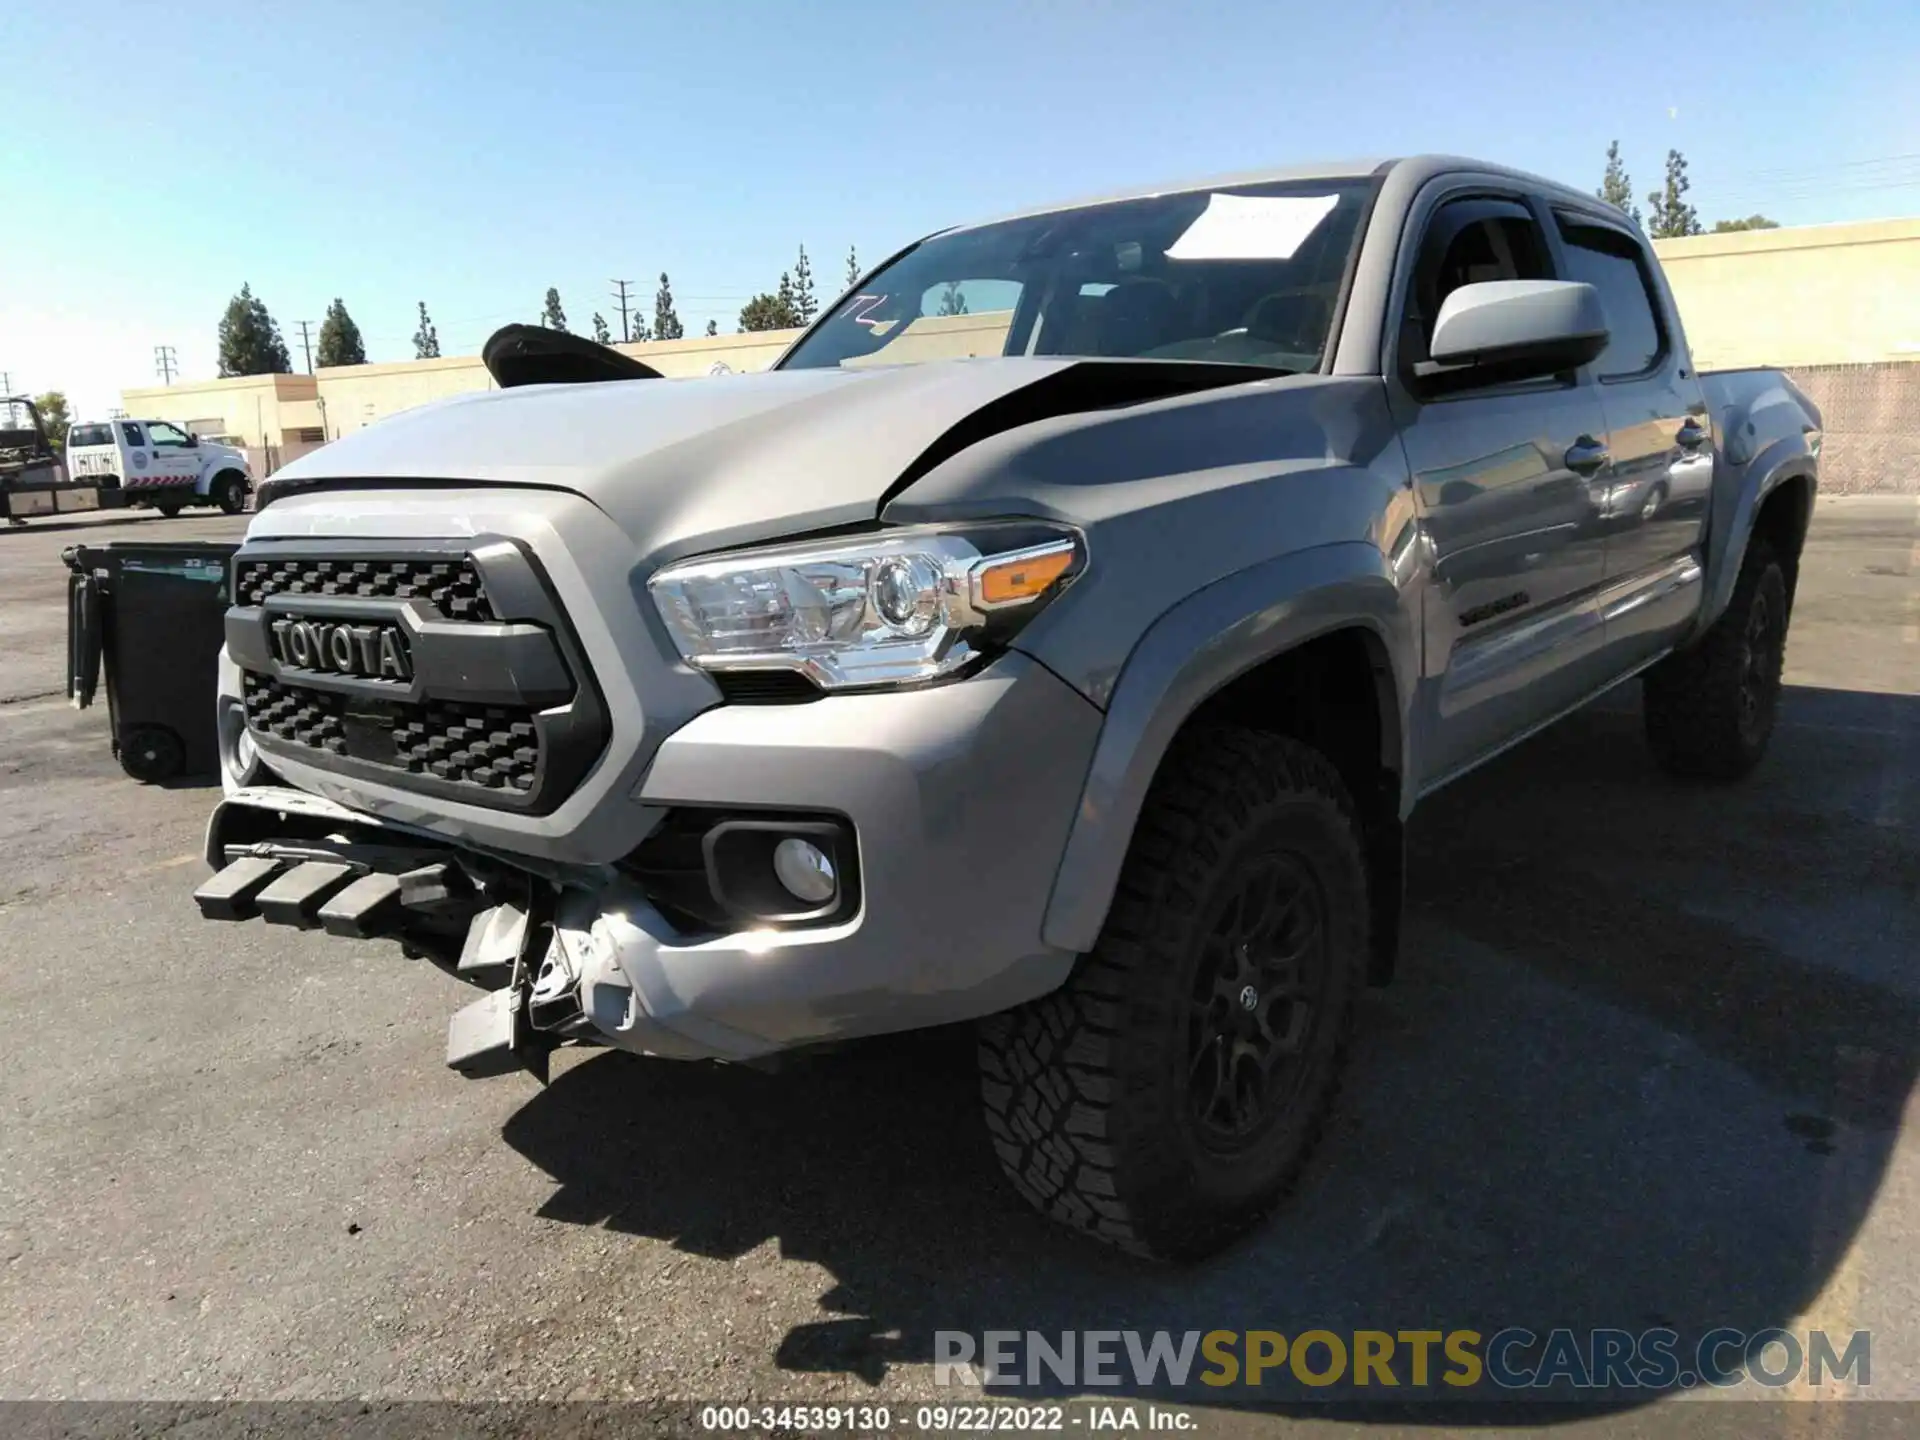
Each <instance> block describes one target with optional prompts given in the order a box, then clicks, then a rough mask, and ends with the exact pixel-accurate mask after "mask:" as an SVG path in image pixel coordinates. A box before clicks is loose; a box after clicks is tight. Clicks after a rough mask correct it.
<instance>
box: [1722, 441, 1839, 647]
mask: <svg viewBox="0 0 1920 1440" xmlns="http://www.w3.org/2000/svg"><path fill="white" fill-rule="evenodd" d="M1744 468H1745V473H1746V474H1748V475H1757V476H1759V477H1760V480H1759V483H1757V484H1747V485H1741V486H1740V487H1739V488H1738V490H1737V491H1736V492H1735V494H1734V497H1733V503H1732V504H1730V505H1728V506H1726V507H1724V509H1720V507H1716V509H1718V510H1719V513H1718V514H1716V516H1715V517H1714V519H1713V521H1712V522H1711V528H1710V531H1709V533H1708V537H1707V555H1708V557H1709V562H1708V567H1707V593H1706V596H1705V597H1704V599H1703V600H1702V602H1701V606H1700V616H1699V619H1698V620H1697V621H1696V622H1695V625H1694V630H1693V635H1694V637H1695V638H1697V637H1699V636H1701V635H1704V634H1706V632H1707V630H1708V629H1709V628H1710V627H1711V626H1712V625H1713V622H1714V621H1716V620H1718V619H1719V618H1720V616H1721V614H1722V613H1723V612H1724V611H1725V610H1726V608H1727V603H1728V601H1730V600H1731V599H1732V598H1733V586H1734V582H1735V581H1736V580H1738V579H1739V577H1740V567H1741V565H1742V564H1744V563H1745V561H1746V558H1747V542H1748V541H1749V540H1751V539H1752V538H1753V522H1754V520H1755V519H1756V518H1757V517H1758V516H1759V514H1760V507H1761V506H1762V505H1764V504H1765V503H1766V500H1767V497H1768V496H1769V495H1771V494H1772V493H1773V492H1774V491H1776V490H1778V489H1779V488H1780V487H1781V486H1782V485H1785V484H1787V483H1789V482H1790V481H1794V480H1806V481H1808V482H1810V483H1812V484H1815V485H1817V484H1818V483H1819V479H1818V461H1817V459H1816V457H1815V456H1814V453H1813V451H1812V450H1811V449H1810V448H1809V447H1808V445H1807V441H1806V437H1805V436H1804V435H1793V436H1788V437H1785V438H1782V439H1780V440H1776V441H1775V442H1774V443H1773V444H1772V445H1770V446H1768V447H1767V448H1766V449H1765V450H1763V451H1761V453H1760V454H1758V455H1756V456H1755V457H1754V458H1753V459H1752V460H1750V461H1749V462H1747V465H1746V466H1745V467H1744ZM1723 517H1724V518H1723Z"/></svg>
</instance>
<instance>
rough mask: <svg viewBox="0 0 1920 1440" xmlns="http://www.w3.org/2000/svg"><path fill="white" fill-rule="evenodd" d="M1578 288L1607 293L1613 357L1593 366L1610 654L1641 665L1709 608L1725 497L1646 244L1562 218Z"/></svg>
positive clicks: (1566, 259)
mask: <svg viewBox="0 0 1920 1440" xmlns="http://www.w3.org/2000/svg"><path fill="white" fill-rule="evenodd" d="M1555 222H1556V227H1555V228H1556V230H1557V232H1558V234H1557V237H1556V238H1557V239H1558V241H1559V247H1560V254H1561V263H1562V265H1563V266H1564V267H1565V269H1566V272H1567V277H1568V278H1569V279H1572V280H1582V281H1585V282H1586V283H1587V284H1589V285H1591V286H1593V287H1594V289H1596V290H1598V291H1599V292H1600V302H1601V304H1602V305H1603V306H1604V307H1605V309H1606V312H1607V329H1608V331H1609V339H1608V342H1607V348H1606V350H1605V351H1604V352H1603V353H1602V354H1601V356H1600V358H1599V359H1598V360H1596V361H1594V363H1593V367H1592V368H1593V371H1594V375H1595V377H1596V379H1597V380H1598V381H1599V390H1600V403H1601V406H1602V407H1603V408H1604V409H1605V411H1606V417H1607V432H1608V448H1609V449H1610V450H1611V452H1612V455H1613V464H1612V469H1611V478H1610V481H1609V483H1608V485H1607V487H1606V489H1605V491H1604V492H1603V494H1602V497H1601V515H1602V522H1603V524H1604V525H1605V527H1606V532H1607V593H1606V596H1605V599H1604V602H1603V605H1602V617H1603V619H1604V620H1605V622H1606V625H1607V649H1608V651H1609V653H1610V654H1611V655H1612V656H1613V657H1614V660H1615V662H1616V663H1617V664H1621V665H1626V666H1631V665H1633V664H1637V663H1639V662H1640V661H1642V660H1646V659H1650V658H1652V657H1654V656H1656V655H1658V654H1659V653H1660V652H1661V651H1662V650H1664V649H1666V648H1667V646H1669V645H1670V644H1671V643H1672V642H1673V639H1674V637H1675V636H1676V635H1677V634H1678V633H1679V632H1680V631H1681V630H1682V629H1683V628H1685V626H1686V625H1687V624H1688V622H1689V621H1690V620H1691V619H1692V618H1693V615H1694V613H1695V611H1697V610H1698V608H1699V605H1700V587H1701V575H1702V570H1701V565H1700V546H1701V543H1702V541H1703V539H1704V537H1705V533H1706V521H1707V504H1708V501H1709V499H1710V498H1711V495H1712V492H1713V437H1712V427H1711V424H1710V422H1709V420H1708V416H1707V405H1706V397H1705V396H1704V395H1703V394H1702V392H1701V389H1700V382H1699V380H1698V379H1697V378H1696V377H1695V375H1694V374H1693V369H1692V360H1691V359H1690V358H1689V357H1688V356H1687V354H1686V353H1685V350H1684V347H1683V346H1681V345H1680V344H1679V343H1678V341H1677V339H1676V337H1674V336H1673V335H1671V334H1669V333H1668V327H1667V326H1666V324H1665V323H1664V321H1663V318H1662V317H1664V316H1665V315H1666V314H1667V313H1668V312H1667V308H1666V303H1665V296H1664V292H1663V290H1662V289H1661V287H1660V283H1659V279H1658V275H1659V272H1658V270H1657V269H1656V268H1655V261H1654V259H1653V257H1652V255H1650V254H1649V253H1648V251H1647V246H1646V242H1645V241H1644V240H1642V239H1641V238H1640V237H1639V236H1638V235H1636V234H1635V233H1634V232H1633V231H1631V230H1629V229H1628V228H1627V227H1626V226H1624V225H1622V224H1619V223H1617V222H1615V221H1612V220H1610V219H1608V218H1606V217H1605V216H1603V215H1596V214H1591V213H1589V212H1587V211H1585V210H1567V209H1561V210H1559V211H1557V212H1556V214H1555Z"/></svg>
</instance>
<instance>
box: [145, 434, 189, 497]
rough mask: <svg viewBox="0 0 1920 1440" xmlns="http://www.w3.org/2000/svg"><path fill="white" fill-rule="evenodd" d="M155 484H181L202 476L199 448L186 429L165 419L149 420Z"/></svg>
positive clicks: (149, 439) (148, 439)
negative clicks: (170, 423)
mask: <svg viewBox="0 0 1920 1440" xmlns="http://www.w3.org/2000/svg"><path fill="white" fill-rule="evenodd" d="M147 443H148V444H149V445H150V446H151V447H152V450H153V468H154V476H155V483H156V484H166V483H173V484H180V483H182V482H189V481H193V480H197V479H199V478H200V452H199V450H198V449H197V448H196V447H195V446H194V443H193V440H192V439H191V437H189V436H188V434H187V432H186V431H184V430H182V429H181V428H180V427H179V426H177V425H169V424H168V423H167V422H166V421H165V420H150V421H148V422H147Z"/></svg>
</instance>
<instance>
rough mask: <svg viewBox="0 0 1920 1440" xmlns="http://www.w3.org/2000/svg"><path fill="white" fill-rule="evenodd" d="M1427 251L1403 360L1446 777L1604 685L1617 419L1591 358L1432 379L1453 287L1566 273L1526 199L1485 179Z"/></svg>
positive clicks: (1432, 723) (1431, 680) (1432, 704)
mask: <svg viewBox="0 0 1920 1440" xmlns="http://www.w3.org/2000/svg"><path fill="white" fill-rule="evenodd" d="M1413 253H1414V254H1415V256H1416V257H1417V258H1416V259H1415V261H1414V268H1413V270H1412V273H1411V274H1408V275H1406V276H1405V277H1404V278H1403V280H1402V290H1401V307H1402V308H1401V312H1400V314H1401V323H1400V326H1399V341H1398V345H1397V355H1396V357H1395V361H1394V364H1393V365H1392V367H1391V371H1392V374H1393V376H1394V379H1395V382H1396V388H1397V390H1398V392H1399V393H1398V395H1397V396H1396V400H1397V403H1398V404H1399V406H1400V407H1401V409H1402V416H1403V419H1402V429H1401V434H1402V437H1403V439H1404V441H1405V444H1406V449H1407V458H1408V461H1409V463H1410V466H1411V468H1412V470H1413V480H1414V500H1415V504H1416V505H1417V507H1418V510H1419V515H1420V523H1421V528H1422V530H1423V531H1424V533H1425V536H1426V540H1427V544H1428V548H1429V554H1430V557H1431V565H1432V571H1431V574H1432V580H1431V583H1430V584H1429V586H1428V588H1427V591H1426V595H1425V599H1424V602H1423V607H1422V624H1423V626H1424V630H1425V645H1424V663H1425V673H1426V676H1427V679H1428V683H1427V684H1426V685H1425V686H1423V691H1424V696H1425V699H1424V701H1423V706H1422V714H1421V719H1420V723H1421V726H1422V729H1423V731H1424V743H1423V745H1422V752H1423V757H1424V758H1423V763H1422V772H1423V773H1422V780H1423V782H1425V783H1427V784H1429V785H1432V784H1438V783H1440V782H1441V781H1443V780H1445V779H1446V778H1449V777H1450V776H1452V775H1454V774H1457V773H1459V772H1460V771H1462V770H1464V769H1466V768H1468V767H1470V766H1472V765H1474V764H1476V763H1478V762H1479V761H1480V760H1483V759H1485V758H1487V757H1488V756H1489V755H1492V754H1493V753H1495V752H1496V751H1498V750H1500V749H1501V748H1503V747H1504V746H1506V745H1508V744H1510V743H1511V742H1512V741H1513V740H1515V739H1516V738H1518V737H1519V736H1521V735H1524V734H1525V733H1526V732H1527V731H1528V730H1530V729H1532V728H1533V727H1535V726H1537V725H1539V724H1542V723H1544V722H1545V721H1547V720H1549V719H1551V718H1553V717H1554V716H1555V715H1558V714H1559V713H1560V712H1561V711H1563V710H1565V709H1566V708H1568V707H1569V706H1571V705H1573V704H1575V703H1577V702H1578V701H1579V700H1580V699H1581V698H1583V697H1584V695H1585V694H1586V693H1588V692H1589V691H1590V690H1591V689H1592V688H1594V686H1595V685H1596V684H1597V683H1598V679H1599V677H1598V674H1597V673H1596V672H1597V670H1598V666H1599V663H1600V657H1601V652H1602V649H1603V644H1602V642H1603V638H1604V633H1603V627H1602V625H1601V624H1600V620H1599V612H1598V606H1597V602H1596V596H1597V594H1598V592H1599V590H1600V588H1601V587H1602V585H1603V584H1604V583H1605V579H1606V531H1605V527H1604V525H1603V523H1602V516H1601V514H1600V511H1599V508H1598V506H1597V504H1596V494H1597V492H1598V490H1599V488H1600V487H1602V486H1604V483H1605V475H1606V470H1607V459H1606V445H1605V440H1606V434H1607V427H1606V417H1605V414H1604V412H1603V411H1602V408H1601V405H1600V398H1599V395H1598V393H1597V391H1596V389H1595V386H1594V384H1593V382H1592V380H1591V377H1590V376H1589V375H1588V374H1587V372H1586V371H1585V370H1584V369H1583V370H1581V371H1580V372H1579V373H1577V374H1572V375H1555V376H1546V377H1542V378H1540V379H1537V380H1528V381H1523V382H1518V383H1513V382H1508V383H1501V384H1489V385H1483V386H1481V387H1479V388H1460V387H1459V386H1458V385H1457V384H1456V385H1449V386H1447V387H1446V388H1436V386H1435V384H1434V383H1433V382H1430V381H1423V379H1422V378H1421V371H1420V370H1419V368H1418V367H1419V366H1420V364H1421V362H1423V361H1424V360H1425V359H1426V356H1427V349H1426V347H1427V342H1428V341H1429V340H1430V339H1431V338H1432V327H1433V322H1434V319H1435V318H1436V317H1437V316H1438V314H1439V308H1440V303H1441V302H1442V301H1444V300H1445V299H1446V297H1447V295H1448V294H1450V293H1451V292H1452V291H1453V290H1455V289H1457V288H1459V287H1460V286H1461V285H1467V284H1476V283H1479V282H1482V281H1490V280H1551V279H1557V278H1562V277H1559V276H1556V275H1555V273H1554V262H1553V251H1552V248H1551V247H1550V245H1549V244H1548V241H1547V236H1546V232H1545V229H1544V227H1543V226H1542V224H1541V223H1540V219H1539V211H1538V208H1537V207H1536V206H1535V205H1533V204H1532V203H1530V202H1529V200H1528V199H1527V197H1525V196H1524V195H1521V194H1498V193H1492V194H1490V193H1487V192H1485V191H1481V190H1478V189H1477V188H1476V189H1475V190H1474V191H1472V192H1471V193H1469V194H1465V195H1460V196H1459V197H1458V198H1445V199H1443V200H1442V201H1441V202H1440V203H1439V204H1437V205H1436V206H1434V208H1433V209H1432V210H1431V211H1430V212H1429V213H1428V216H1427V219H1426V222H1425V229H1424V233H1423V234H1422V237H1421V242H1420V246H1419V248H1418V249H1417V250H1416V251H1414V252H1413Z"/></svg>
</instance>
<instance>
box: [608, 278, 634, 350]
mask: <svg viewBox="0 0 1920 1440" xmlns="http://www.w3.org/2000/svg"><path fill="white" fill-rule="evenodd" d="M612 283H613V284H615V285H618V286H619V287H620V288H619V289H618V290H616V291H614V292H613V298H614V299H615V300H616V301H618V302H619V305H620V343H621V344H623V345H624V344H626V343H628V342H629V341H631V340H632V339H633V332H632V331H631V330H629V329H628V328H627V310H628V309H629V306H628V304H627V286H628V285H630V284H631V283H633V282H631V281H629V280H615V281H613V282H612Z"/></svg>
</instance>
